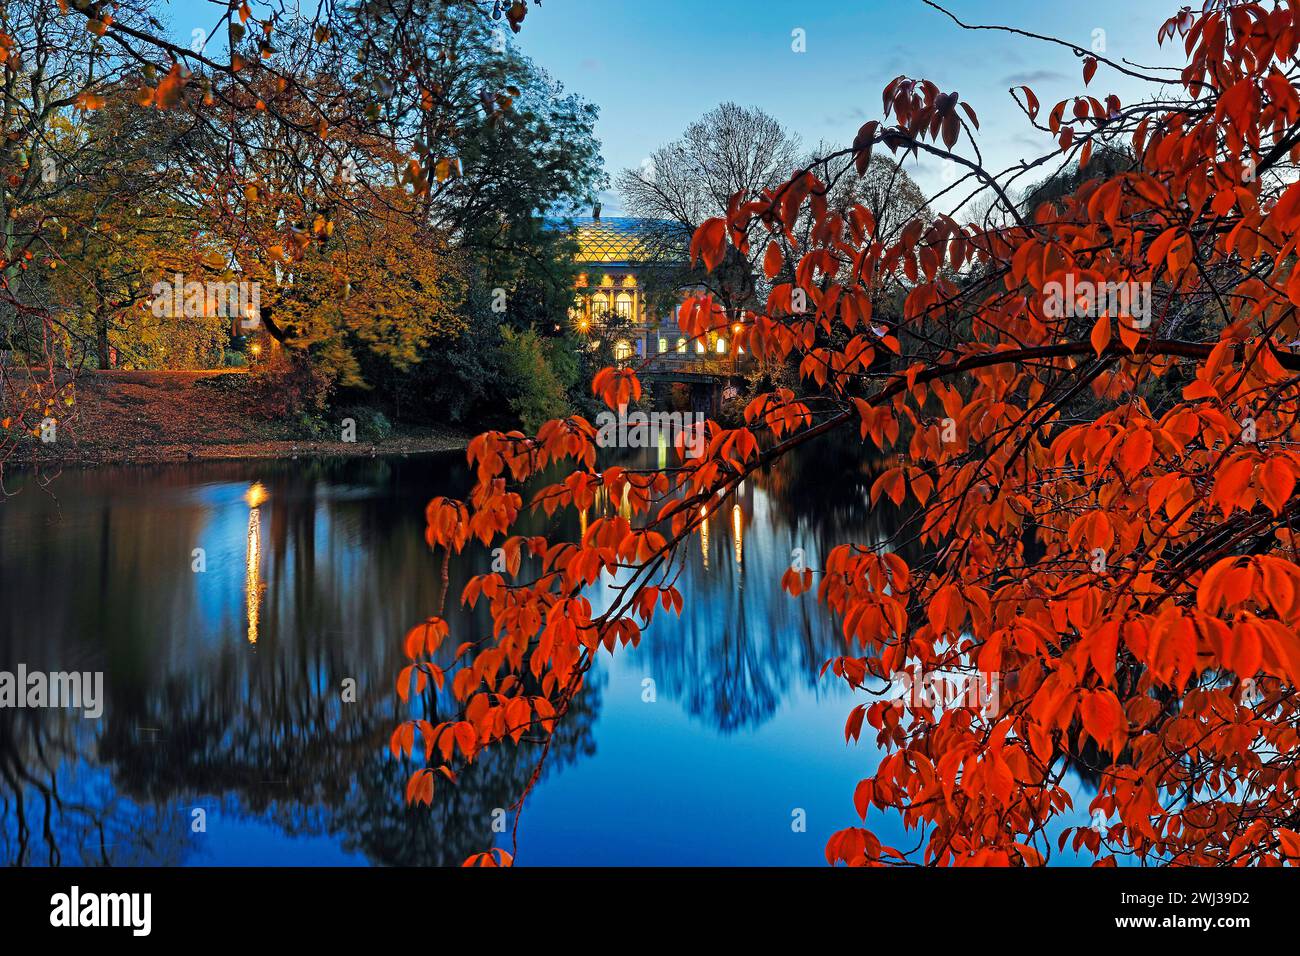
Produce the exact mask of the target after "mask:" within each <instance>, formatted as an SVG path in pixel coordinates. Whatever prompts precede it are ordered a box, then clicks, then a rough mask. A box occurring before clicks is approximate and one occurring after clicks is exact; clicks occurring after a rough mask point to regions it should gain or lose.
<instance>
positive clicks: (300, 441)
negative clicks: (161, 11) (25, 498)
mask: <svg viewBox="0 0 1300 956" xmlns="http://www.w3.org/2000/svg"><path fill="white" fill-rule="evenodd" d="M347 438H352V439H353V440H351V441H349V440H345V439H347ZM467 441H468V436H466V435H465V434H463V433H460V432H457V431H455V430H454V429H450V428H437V427H420V426H405V425H391V424H389V423H388V421H387V420H386V419H385V418H384V417H383V416H382V415H380V414H377V413H375V412H374V411H372V410H370V409H368V408H365V407H358V408H342V409H339V410H337V411H335V412H332V413H330V414H329V415H328V416H325V417H315V418H307V417H299V418H295V419H283V420H279V419H275V418H269V417H268V416H267V414H266V412H265V408H264V403H263V400H262V396H260V395H259V394H258V391H257V388H256V387H255V383H254V380H253V379H251V378H250V377H249V376H248V375H246V374H245V373H243V372H242V371H240V370H230V371H217V372H117V371H114V372H93V371H92V372H85V373H82V374H81V375H80V376H78V378H77V381H76V400H75V402H74V403H73V405H72V406H71V407H70V408H68V409H67V410H66V414H65V416H64V417H61V418H60V420H59V422H58V428H57V435H56V440H55V441H53V442H49V443H46V442H41V441H40V440H38V439H37V438H35V437H31V438H29V439H27V440H25V441H24V442H23V444H22V445H21V446H20V448H19V450H18V452H17V454H16V455H15V456H14V457H13V458H11V460H10V461H11V463H13V464H21V463H23V462H31V461H39V462H49V463H64V464H106V463H119V462H165V461H202V460H218V459H236V458H288V457H293V456H294V455H341V456H354V455H355V456H362V455H364V456H370V455H384V454H403V453H407V454H410V453H418V452H429V451H447V450H452V449H456V448H463V447H464V446H465V444H466V443H467Z"/></svg>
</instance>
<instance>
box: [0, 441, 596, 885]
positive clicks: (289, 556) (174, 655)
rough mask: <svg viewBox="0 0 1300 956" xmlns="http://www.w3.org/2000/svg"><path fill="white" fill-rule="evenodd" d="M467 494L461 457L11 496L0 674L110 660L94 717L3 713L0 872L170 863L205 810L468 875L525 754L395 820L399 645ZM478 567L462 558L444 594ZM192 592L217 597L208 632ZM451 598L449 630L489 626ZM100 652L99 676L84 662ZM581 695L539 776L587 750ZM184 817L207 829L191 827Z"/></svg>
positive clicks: (479, 557) (165, 477) (429, 599)
mask: <svg viewBox="0 0 1300 956" xmlns="http://www.w3.org/2000/svg"><path fill="white" fill-rule="evenodd" d="M178 474H183V476H184V477H183V480H182V479H178V477H177V475H178ZM431 474H433V475H434V476H435V477H434V479H433V480H432V481H431V478H430V476H431ZM250 475H251V476H252V477H254V478H255V479H256V480H257V481H258V482H260V483H261V484H262V485H263V486H264V488H265V490H266V499H265V501H264V502H263V503H262V504H261V506H260V507H261V510H262V516H261V517H262V522H263V525H262V534H263V540H262V549H261V557H260V560H261V562H262V566H261V568H260V571H261V581H262V583H263V585H264V587H265V591H264V596H263V605H262V612H261V618H262V620H261V637H260V639H259V641H258V644H257V646H256V647H252V646H250V645H249V644H248V643H247V642H246V640H245V634H244V622H243V619H242V614H243V606H242V596H243V590H244V582H245V572H246V568H245V567H244V566H243V565H244V563H245V561H246V559H247V550H246V547H245V540H244V537H245V534H246V530H247V521H248V513H249V509H248V504H247V503H246V502H245V500H244V492H245V491H246V489H247V486H248V484H249V483H250ZM155 479H156V480H157V483H156V485H155V484H153V483H154V481H155ZM457 483H460V484H464V483H465V476H464V470H463V466H462V465H461V463H460V461H459V459H458V458H457V460H455V461H449V460H447V459H442V460H439V461H436V462H433V461H429V460H417V459H411V460H390V461H382V460H374V461H370V460H365V459H357V460H349V461H342V462H321V461H303V462H271V463H257V464H255V465H249V464H246V463H245V464H239V465H237V466H226V465H218V466H209V465H204V466H200V467H197V468H176V469H161V470H156V469H143V470H140V471H137V472H132V471H131V470H129V469H113V470H104V471H100V472H86V473H77V474H76V475H75V476H74V477H73V478H72V479H71V480H70V481H69V483H68V484H67V485H63V486H60V487H59V488H58V490H59V492H60V494H61V495H62V498H63V500H62V502H60V501H59V500H56V499H53V498H39V499H38V498H35V497H33V496H20V497H19V498H16V499H14V500H13V502H11V505H10V506H7V508H6V510H5V511H4V512H0V522H3V524H0V533H3V534H4V535H5V536H6V539H9V540H18V539H19V538H20V537H27V538H29V540H28V541H27V542H25V544H26V545H27V550H25V551H20V552H18V554H17V556H16V555H15V553H14V552H13V551H6V552H0V573H5V574H7V575H11V576H9V577H7V578H6V580H8V581H14V580H17V577H16V576H14V574H19V573H21V574H25V575H26V576H27V578H25V579H24V580H27V579H30V581H31V583H32V585H33V587H32V589H31V590H30V591H27V590H25V589H22V588H20V589H17V590H15V591H14V592H13V593H12V598H13V600H12V601H10V600H9V598H10V593H9V590H8V588H6V602H5V607H4V609H3V611H0V649H3V654H2V655H0V667H12V666H13V664H15V663H17V662H18V661H25V662H27V663H28V664H29V665H30V666H31V667H32V668H34V669H35V668H39V669H45V670H56V669H64V668H69V667H73V666H75V667H77V668H78V669H90V668H92V667H93V668H94V669H100V668H103V669H105V695H106V698H107V701H106V707H105V712H104V717H103V719H102V720H99V721H91V720H83V719H82V718H81V716H80V714H75V713H68V714H64V713H62V712H56V711H21V710H0V801H2V802H0V828H2V830H0V834H2V837H3V839H2V841H0V850H3V856H2V857H0V859H3V860H4V861H5V862H8V863H46V862H50V863H59V862H63V863H80V864H87V865H94V864H99V863H114V864H118V863H130V862H138V863H154V864H159V863H177V862H181V861H182V860H184V859H185V858H186V857H188V856H190V855H191V854H192V853H193V852H194V851H195V850H196V849H197V848H199V847H201V846H202V843H203V841H204V840H207V839H220V832H219V830H218V829H216V828H217V827H219V825H220V824H219V823H218V822H217V820H216V819H214V811H215V810H218V809H219V810H220V811H221V813H222V814H223V815H226V816H231V817H234V818H237V819H245V820H264V821H266V822H269V823H272V824H274V825H275V826H277V827H278V828H280V829H281V830H283V831H284V832H287V833H290V834H312V835H322V834H325V835H330V836H333V837H336V838H338V839H339V840H340V841H341V843H342V845H343V846H344V847H345V848H346V849H349V850H351V851H355V852H360V853H362V854H364V855H365V856H366V857H367V858H369V859H371V860H372V861H374V862H376V863H412V864H416V863H419V864H440V863H449V864H459V863H460V862H462V861H463V860H464V858H465V857H466V856H468V855H469V853H470V852H472V851H475V850H479V849H482V848H483V847H484V846H488V845H490V844H491V843H492V842H493V837H494V836H495V834H493V832H492V810H493V809H494V808H497V807H507V806H509V805H510V804H511V803H512V802H513V801H514V800H515V799H516V798H517V797H518V795H519V792H520V791H521V790H522V788H523V786H524V783H525V781H526V780H527V776H528V774H529V773H530V771H531V768H532V764H531V762H530V760H529V758H530V757H532V756H534V752H535V750H536V746H535V745H533V744H528V743H524V744H523V745H521V748H520V753H519V754H518V755H515V754H510V753H507V752H506V751H499V752H495V753H493V754H491V755H489V756H486V757H485V758H484V759H483V760H482V761H481V762H479V763H476V764H475V765H474V766H472V767H470V768H467V769H466V770H465V772H463V773H462V774H461V776H460V780H459V783H458V784H457V785H452V784H444V785H442V786H440V788H439V792H438V799H437V800H435V804H434V807H433V808H432V810H430V809H429V808H423V807H421V808H419V809H417V810H408V809H407V808H406V807H405V806H404V803H403V789H404V784H405V780H406V777H407V776H408V774H409V773H410V769H411V765H410V764H409V763H407V762H404V761H398V760H397V759H396V758H394V757H392V756H391V755H390V754H389V752H388V738H389V734H390V733H391V731H392V729H393V727H394V726H395V725H396V724H397V722H398V720H399V719H400V718H399V714H398V707H397V700H396V695H395V693H394V690H393V682H392V679H393V675H394V674H396V672H397V670H398V669H399V667H400V666H401V663H402V657H401V651H400V645H401V636H402V635H403V634H404V633H405V630H406V629H407V628H408V627H409V626H410V625H411V624H412V623H413V622H414V621H417V620H420V619H421V618H423V617H425V616H427V615H428V614H429V613H430V612H431V611H432V609H433V608H435V607H436V606H437V605H438V603H439V600H440V597H441V592H442V587H443V585H442V581H441V577H440V575H439V574H438V573H437V568H436V565H437V562H436V561H435V560H434V559H433V558H432V557H431V556H430V555H429V553H428V550H427V548H426V547H425V545H424V544H423V541H422V531H423V508H424V504H425V502H426V501H427V500H428V497H429V495H430V493H431V492H430V489H431V487H435V488H438V489H440V490H441V489H445V488H448V487H454V486H456V485H457ZM124 485H125V488H124ZM144 488H149V489H150V493H149V494H148V495H137V494H136V493H135V491H136V489H144ZM110 494H111V495H112V505H111V506H110V505H109V504H108V503H107V502H108V500H109V495H110ZM14 505H16V506H17V507H14ZM61 512H66V513H61ZM87 515H89V518H87V517H86V516H87ZM37 527H41V528H45V529H47V531H48V533H46V534H44V535H41V534H36V533H35V528H37ZM223 536H229V537H232V538H233V543H231V544H230V547H228V548H225V549H224V550H223V547H224V545H223V543H222V542H223V540H224V539H223ZM74 539H76V540H75V541H74ZM196 545H198V546H206V547H207V548H208V549H209V570H208V572H207V575H206V576H203V575H196V574H194V573H192V572H191V571H190V551H191V549H192V548H193V547H195V546H196ZM33 554H38V555H40V557H41V559H45V560H44V564H43V565H42V564H41V563H40V562H39V560H34V559H33ZM489 560H490V556H489V555H487V554H486V553H484V552H482V551H471V552H467V553H466V554H465V555H463V556H461V557H460V558H458V559H457V560H456V561H454V562H453V565H452V573H451V587H452V589H453V594H455V593H459V589H460V587H462V586H463V584H464V581H465V580H466V579H467V578H468V576H469V575H470V574H471V573H474V572H476V571H481V570H485V569H486V566H487V562H488V561H489ZM23 569H26V570H25V571H24V570H23ZM38 571H39V572H41V573H44V574H45V575H47V576H49V580H47V581H41V580H38V579H37V575H38ZM11 572H13V573H14V574H11ZM205 588H206V589H209V590H210V591H211V592H213V593H216V594H217V595H218V596H219V597H220V598H222V601H221V604H220V607H219V609H218V614H217V616H216V618H215V619H214V617H213V615H212V613H211V611H210V610H209V609H208V608H207V607H205V605H204V589H205ZM52 589H62V597H61V598H60V600H59V601H58V602H54V601H52V600H50V592H51V590H52ZM447 603H448V607H447V615H446V616H447V617H448V619H449V620H450V622H451V624H452V627H453V632H454V633H458V634H463V635H465V636H469V635H471V634H472V633H473V632H474V630H475V629H476V628H482V627H483V626H485V624H486V622H485V621H484V620H483V619H482V617H481V615H480V616H475V615H470V614H467V613H466V612H465V611H463V609H461V608H460V606H459V604H458V602H456V601H455V599H454V597H453V598H452V599H451V600H449V601H448V602H447ZM232 605H233V606H232ZM119 610H120V611H121V612H123V613H120V614H119V613H118V611H119ZM20 622H29V623H27V624H26V625H25V626H20ZM91 648H95V649H97V650H99V651H100V654H102V658H103V660H106V661H107V662H108V663H107V666H106V665H104V664H93V665H92V664H91V663H88V662H87V658H88V657H90V656H91V655H89V654H88V653H87V652H88V651H89V650H90V649H91ZM448 650H449V651H450V648H449V649H448ZM100 654H94V655H93V658H94V659H99V658H100ZM345 678H352V679H354V680H355V681H356V683H357V695H356V702H355V703H344V702H343V700H342V696H341V690H342V683H343V681H344V679H345ZM589 686H590V690H589V692H588V693H587V694H584V695H583V696H582V698H581V699H580V700H579V701H578V702H577V703H576V704H575V707H574V709H573V711H572V712H571V717H570V718H569V719H568V720H567V721H566V722H564V724H563V726H562V732H561V734H560V736H559V737H558V738H557V741H556V743H557V745H558V746H556V747H553V748H552V758H553V759H552V760H551V761H549V762H548V768H549V767H555V766H563V765H564V764H566V763H567V762H569V761H571V760H573V759H575V758H576V757H577V756H578V755H579V754H580V753H581V752H584V751H586V752H590V750H591V747H592V744H591V742H590V726H591V723H592V720H593V719H594V713H595V711H596V709H597V708H598V706H599V702H600V681H599V679H595V680H592V681H591V682H590V685H589ZM195 807H203V808H205V809H207V811H208V813H209V820H208V825H209V831H208V833H207V835H204V834H193V833H191V830H190V824H191V816H190V811H191V809H192V808H195ZM101 843H102V844H104V846H103V847H101V846H100V844H101Z"/></svg>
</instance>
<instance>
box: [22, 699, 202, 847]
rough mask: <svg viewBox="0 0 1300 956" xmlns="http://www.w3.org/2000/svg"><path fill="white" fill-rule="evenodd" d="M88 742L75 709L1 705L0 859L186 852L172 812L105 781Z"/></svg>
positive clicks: (185, 840) (187, 844)
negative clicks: (90, 757) (139, 801)
mask: <svg viewBox="0 0 1300 956" xmlns="http://www.w3.org/2000/svg"><path fill="white" fill-rule="evenodd" d="M94 743H95V740H94V734H93V732H92V728H91V726H90V723H89V722H87V721H83V720H82V718H81V715H80V714H75V713H64V712H61V711H27V710H8V709H4V710H0V822H2V823H3V825H2V826H0V863H2V864H3V865H5V866H27V865H40V866H45V865H49V866H59V865H68V866H101V865H102V866H131V865H146V864H148V865H172V864H176V863H179V862H181V861H182V860H183V859H184V858H185V856H186V855H187V854H188V853H189V852H190V849H191V843H190V840H189V836H190V834H189V832H188V830H187V829H184V828H182V827H181V826H180V825H179V823H178V822H177V821H176V820H175V819H174V818H175V814H174V813H172V812H170V811H168V810H166V809H159V808H157V807H149V806H142V805H139V804H135V803H132V802H131V801H129V800H127V799H125V798H123V797H122V796H121V794H119V793H118V792H116V791H115V790H114V788H112V787H111V786H108V785H107V781H106V779H105V777H106V775H105V774H104V772H103V771H102V770H101V769H99V768H98V767H96V766H94V765H93V764H92V763H91V761H90V760H88V759H86V757H85V754H86V753H89V752H91V750H93V747H94Z"/></svg>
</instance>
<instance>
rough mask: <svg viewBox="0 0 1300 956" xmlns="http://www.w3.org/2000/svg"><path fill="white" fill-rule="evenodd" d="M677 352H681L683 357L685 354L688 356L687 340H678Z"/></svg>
mask: <svg viewBox="0 0 1300 956" xmlns="http://www.w3.org/2000/svg"><path fill="white" fill-rule="evenodd" d="M677 351H678V352H680V353H681V354H682V355H685V354H686V340H685V339H678V340H677Z"/></svg>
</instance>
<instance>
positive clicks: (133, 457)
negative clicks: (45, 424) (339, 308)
mask: <svg viewBox="0 0 1300 956" xmlns="http://www.w3.org/2000/svg"><path fill="white" fill-rule="evenodd" d="M468 445H469V437H468V436H464V435H459V434H455V433H450V432H449V433H439V434H431V435H428V436H415V435H407V436H401V437H393V438H385V439H382V440H379V441H371V442H361V441H358V442H343V441H320V440H314V439H304V440H301V441H294V440H287V439H276V440H272V441H253V442H239V443H232V444H181V445H170V444H169V445H154V446H148V445H144V446H139V445H137V446H130V447H124V448H112V447H104V446H93V445H92V446H82V447H80V448H73V449H72V450H70V451H69V452H67V453H57V452H53V453H51V452H45V453H42V452H43V450H35V449H29V450H35V451H36V454H34V455H30V454H29V455H24V454H22V452H21V451H20V452H19V454H17V455H14V456H13V457H12V458H10V459H9V461H8V462H6V463H5V464H6V465H8V466H9V467H11V468H41V467H56V468H95V467H100V466H107V465H175V464H185V463H188V462H213V461H257V460H267V459H274V460H277V461H292V460H294V459H297V458H380V457H388V456H397V455H402V456H405V455H434V454H443V453H446V452H454V451H464V450H465V448H466V447H468Z"/></svg>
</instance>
